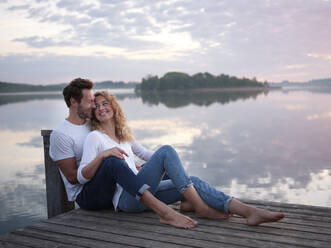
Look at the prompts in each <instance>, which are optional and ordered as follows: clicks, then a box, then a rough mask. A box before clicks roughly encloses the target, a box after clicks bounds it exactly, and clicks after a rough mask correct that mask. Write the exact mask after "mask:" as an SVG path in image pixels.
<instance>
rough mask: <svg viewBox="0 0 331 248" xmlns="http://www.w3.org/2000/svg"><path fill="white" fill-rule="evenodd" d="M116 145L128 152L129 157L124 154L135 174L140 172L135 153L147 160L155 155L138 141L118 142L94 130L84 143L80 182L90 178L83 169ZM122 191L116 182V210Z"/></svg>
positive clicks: (114, 203) (79, 172) (85, 181)
mask: <svg viewBox="0 0 331 248" xmlns="http://www.w3.org/2000/svg"><path fill="white" fill-rule="evenodd" d="M114 147H118V148H120V149H122V150H124V151H125V152H126V153H127V154H128V157H127V156H125V155H124V158H125V161H126V163H127V164H128V166H129V167H130V169H131V170H132V171H133V173H135V174H137V173H138V170H137V168H136V164H135V162H134V155H136V156H138V157H139V158H140V159H143V160H145V161H147V160H149V159H150V157H151V156H152V155H153V151H151V150H149V149H147V148H145V147H143V146H142V145H140V144H139V143H138V142H136V141H134V142H133V143H132V144H131V143H129V142H120V143H117V142H116V141H114V140H113V139H111V138H110V137H109V136H108V135H107V134H105V133H101V132H100V131H98V130H94V131H92V132H90V133H89V134H88V135H87V137H86V140H85V143H84V149H83V156H82V160H81V162H80V165H79V167H78V172H77V179H78V181H79V183H81V184H85V183H87V182H88V181H89V180H90V179H86V178H84V177H83V175H82V169H83V168H84V167H85V166H87V165H88V164H89V163H90V162H91V161H92V160H93V159H94V158H95V157H96V156H97V155H98V154H99V153H100V152H102V151H104V150H107V149H111V148H114ZM122 191H123V188H122V187H121V186H120V185H119V184H116V190H115V194H114V197H113V205H114V209H115V210H116V209H117V205H118V201H119V198H120V196H121V194H122Z"/></svg>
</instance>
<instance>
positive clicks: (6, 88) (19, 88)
mask: <svg viewBox="0 0 331 248" xmlns="http://www.w3.org/2000/svg"><path fill="white" fill-rule="evenodd" d="M137 84H138V83H136V82H128V83H124V82H123V81H119V82H113V81H110V80H108V81H102V82H96V83H95V84H94V89H119V88H121V89H122V88H135V87H136V85H137ZM66 85H67V83H61V84H53V85H32V84H21V83H8V82H1V81H0V92H36V91H62V90H63V88H64V87H65V86H66Z"/></svg>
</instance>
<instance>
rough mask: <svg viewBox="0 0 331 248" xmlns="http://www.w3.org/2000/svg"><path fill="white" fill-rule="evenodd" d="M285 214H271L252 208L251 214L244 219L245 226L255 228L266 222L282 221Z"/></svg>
mask: <svg viewBox="0 0 331 248" xmlns="http://www.w3.org/2000/svg"><path fill="white" fill-rule="evenodd" d="M284 217H285V214H283V213H279V212H271V211H268V210H265V209H260V208H254V210H253V211H252V212H251V214H250V215H249V216H248V217H247V218H246V221H247V225H249V226H257V225H260V224H262V223H266V222H275V221H279V220H281V219H283V218H284Z"/></svg>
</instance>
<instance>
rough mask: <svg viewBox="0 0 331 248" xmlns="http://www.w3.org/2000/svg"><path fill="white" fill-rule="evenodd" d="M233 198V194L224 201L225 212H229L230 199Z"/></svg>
mask: <svg viewBox="0 0 331 248" xmlns="http://www.w3.org/2000/svg"><path fill="white" fill-rule="evenodd" d="M232 199H233V197H232V196H230V197H229V199H227V200H226V201H225V203H224V213H226V214H229V205H230V201H231V200H232Z"/></svg>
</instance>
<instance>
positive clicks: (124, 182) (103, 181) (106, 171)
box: [76, 157, 149, 210]
mask: <svg viewBox="0 0 331 248" xmlns="http://www.w3.org/2000/svg"><path fill="white" fill-rule="evenodd" d="M116 183H118V184H120V185H121V186H122V187H123V188H124V189H125V190H126V192H127V193H129V194H131V196H132V198H133V199H136V200H135V201H136V202H139V201H140V196H141V195H142V194H143V193H144V192H145V190H147V189H149V186H148V185H147V184H145V182H144V181H143V180H142V179H141V178H139V177H137V176H136V175H135V174H134V173H133V172H132V170H131V169H130V168H129V167H128V165H127V163H126V162H125V161H124V160H122V159H119V158H115V157H109V158H107V159H105V160H104V161H103V162H102V163H101V165H100V166H99V168H98V170H97V172H96V174H95V175H94V177H93V178H92V179H91V180H90V181H89V182H87V183H86V184H84V187H83V189H82V191H81V192H80V193H79V194H78V196H77V198H76V202H77V203H78V205H79V206H80V207H81V208H83V209H88V210H98V209H105V208H113V196H114V193H115V190H116Z"/></svg>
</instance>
